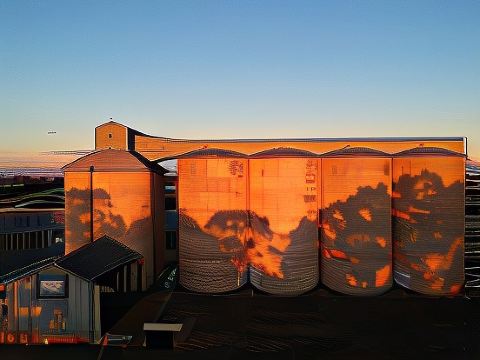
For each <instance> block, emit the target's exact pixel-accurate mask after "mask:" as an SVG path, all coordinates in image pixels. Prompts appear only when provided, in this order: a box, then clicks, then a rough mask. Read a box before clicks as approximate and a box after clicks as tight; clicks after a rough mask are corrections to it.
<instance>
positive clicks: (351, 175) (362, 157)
mask: <svg viewBox="0 0 480 360" xmlns="http://www.w3.org/2000/svg"><path fill="white" fill-rule="evenodd" d="M321 159H322V210H321V224H322V225H321V226H322V231H321V249H320V253H321V278H322V282H323V283H324V284H325V285H327V286H328V287H329V288H331V289H333V290H335V291H338V292H341V293H344V294H351V295H375V294H381V293H383V292H385V291H386V290H388V289H389V288H390V287H391V285H392V243H391V157H390V156H389V155H388V154H386V153H384V152H381V151H377V150H373V149H369V148H355V147H353V148H348V147H347V148H344V149H340V150H335V151H331V152H329V153H326V154H323V155H322V156H321Z"/></svg>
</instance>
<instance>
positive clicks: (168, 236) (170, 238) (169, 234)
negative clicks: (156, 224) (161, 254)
mask: <svg viewBox="0 0 480 360" xmlns="http://www.w3.org/2000/svg"><path fill="white" fill-rule="evenodd" d="M165 244H166V248H167V250H175V249H176V248H177V232H176V231H166V232H165Z"/></svg>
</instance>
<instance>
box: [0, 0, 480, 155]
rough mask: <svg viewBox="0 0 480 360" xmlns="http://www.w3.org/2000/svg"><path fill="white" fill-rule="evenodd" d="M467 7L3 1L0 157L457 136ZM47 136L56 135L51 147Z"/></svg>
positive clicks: (474, 39)
mask: <svg viewBox="0 0 480 360" xmlns="http://www.w3.org/2000/svg"><path fill="white" fill-rule="evenodd" d="M479 19H480V2H478V1H456V2H450V1H449V2H447V1H422V2H418V1H401V2H400V1H398V2H393V1H338V2H337V1H331V2H323V1H224V2H221V1H91V0H85V1H68V2H66V1H53V0H48V1H23V0H17V1H6V0H4V1H1V2H0V124H1V127H0V155H1V153H2V152H3V153H6V152H7V151H8V152H23V151H28V152H32V151H33V152H35V151H47V150H60V149H62V150H77V149H91V148H93V147H94V127H95V126H97V125H99V124H101V123H103V122H106V121H108V119H109V118H110V117H113V118H114V120H115V121H118V122H121V123H124V124H126V125H128V126H130V127H133V128H135V129H138V130H140V131H142V132H145V133H149V134H152V135H158V136H167V137H178V138H221V137H228V138H234V137H238V138H255V137H358V136H467V137H468V138H469V154H470V156H471V157H473V158H477V159H480V21H479ZM49 130H54V131H56V132H57V133H56V134H55V135H47V132H48V131H49Z"/></svg>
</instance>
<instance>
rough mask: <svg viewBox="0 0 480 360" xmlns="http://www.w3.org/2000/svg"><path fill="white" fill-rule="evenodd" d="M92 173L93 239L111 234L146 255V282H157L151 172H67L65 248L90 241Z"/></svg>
mask: <svg viewBox="0 0 480 360" xmlns="http://www.w3.org/2000/svg"><path fill="white" fill-rule="evenodd" d="M90 176H92V183H93V239H94V240H96V239H98V238H100V237H101V236H103V235H108V236H110V237H112V238H114V239H115V240H117V241H119V242H121V243H123V244H125V245H127V246H128V247H129V248H131V249H133V250H135V251H137V252H139V253H140V254H142V255H143V256H144V259H145V272H146V283H147V285H148V284H151V283H152V282H153V276H154V274H153V271H154V270H153V253H154V252H153V233H152V231H153V223H152V215H151V186H150V185H151V176H152V175H151V173H149V172H123V171H122V172H113V171H110V172H93V173H92V175H91V174H90V173H89V172H66V173H65V194H66V196H65V198H66V204H65V213H66V216H65V226H66V240H67V241H66V248H65V252H66V253H67V254H68V253H69V252H71V251H73V250H76V249H78V248H79V247H81V246H83V245H85V244H88V243H90V241H91V237H90V217H91V214H90Z"/></svg>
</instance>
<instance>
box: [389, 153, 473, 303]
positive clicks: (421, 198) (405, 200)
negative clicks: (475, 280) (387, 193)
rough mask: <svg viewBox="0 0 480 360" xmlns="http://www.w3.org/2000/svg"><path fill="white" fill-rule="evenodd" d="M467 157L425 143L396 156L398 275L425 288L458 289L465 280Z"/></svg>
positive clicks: (432, 290) (447, 291)
mask: <svg viewBox="0 0 480 360" xmlns="http://www.w3.org/2000/svg"><path fill="white" fill-rule="evenodd" d="M464 179H465V157H464V155H463V154H460V153H455V152H452V151H450V150H446V149H441V148H429V147H419V148H415V149H412V150H407V151H403V152H400V153H397V154H396V155H395V157H394V159H393V216H394V221H393V224H394V226H393V242H394V276H395V281H396V282H397V283H399V284H401V285H402V286H404V287H406V288H408V289H411V290H414V291H417V292H419V293H422V294H436V295H445V294H455V293H458V292H459V291H460V289H461V288H462V284H463V281H464V258H463V256H464V254H463V249H464V232H465V186H464Z"/></svg>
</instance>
